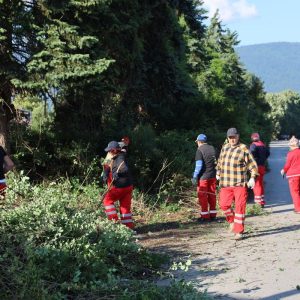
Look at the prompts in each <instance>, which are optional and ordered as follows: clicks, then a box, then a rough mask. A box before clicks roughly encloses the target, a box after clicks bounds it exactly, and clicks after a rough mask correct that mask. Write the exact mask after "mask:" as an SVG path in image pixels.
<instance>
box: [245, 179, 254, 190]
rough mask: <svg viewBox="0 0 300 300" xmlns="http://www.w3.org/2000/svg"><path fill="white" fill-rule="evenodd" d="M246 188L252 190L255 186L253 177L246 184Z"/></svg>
mask: <svg viewBox="0 0 300 300" xmlns="http://www.w3.org/2000/svg"><path fill="white" fill-rule="evenodd" d="M247 186H248V188H250V189H253V188H254V186H255V179H254V178H253V177H251V178H250V179H249V181H248V182H247Z"/></svg>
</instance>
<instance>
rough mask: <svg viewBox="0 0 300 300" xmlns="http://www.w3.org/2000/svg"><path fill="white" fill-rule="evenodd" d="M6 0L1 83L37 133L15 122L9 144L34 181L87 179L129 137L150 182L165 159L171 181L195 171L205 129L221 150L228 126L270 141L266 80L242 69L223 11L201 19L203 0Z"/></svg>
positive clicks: (142, 178) (144, 180)
mask: <svg viewBox="0 0 300 300" xmlns="http://www.w3.org/2000/svg"><path fill="white" fill-rule="evenodd" d="M1 2H2V6H1V11H0V13H1V16H2V19H1V20H2V22H3V26H2V27H3V28H2V30H1V32H0V34H1V37H0V38H1V40H2V41H6V42H7V41H8V40H9V38H10V41H11V43H8V42H7V43H5V44H3V45H4V46H5V47H4V48H3V46H2V48H3V49H2V50H3V51H4V50H5V51H4V52H3V53H2V52H1V53H2V57H0V58H1V59H0V61H1V68H2V70H4V71H3V72H2V73H1V74H2V75H1V76H2V77H3V80H2V82H4V81H5V82H9V88H8V91H10V93H9V95H14V97H15V99H16V100H15V101H14V102H15V103H16V104H18V106H19V107H22V106H23V108H26V107H27V108H28V109H31V110H32V111H33V116H34V120H33V126H32V128H31V129H32V130H25V132H24V130H23V131H22V130H18V131H17V133H15V130H16V129H15V128H14V129H13V132H14V133H13V134H14V136H13V139H12V140H13V149H12V151H13V153H16V155H17V156H16V157H15V158H18V160H17V161H18V162H19V163H20V164H21V165H22V166H23V165H25V166H27V167H26V170H27V171H28V172H29V174H30V176H31V177H33V178H38V177H40V176H46V177H49V176H56V175H59V174H66V173H67V174H68V175H69V176H74V175H76V176H81V178H85V174H83V173H84V170H86V169H87V168H88V166H89V163H90V162H92V161H93V160H94V158H95V157H96V156H99V155H100V156H101V155H103V150H102V149H103V148H104V147H105V145H106V143H107V142H108V141H109V140H113V139H116V140H118V139H120V138H121V136H122V135H124V134H125V135H129V136H130V137H131V139H132V146H131V151H132V152H131V153H132V154H133V155H132V156H131V158H132V160H133V161H132V163H133V165H134V174H135V178H139V180H137V181H136V184H137V186H139V187H141V188H144V187H149V185H152V182H153V180H154V179H155V178H156V176H157V174H158V173H159V171H160V169H161V166H162V165H163V163H164V162H165V161H166V160H167V161H168V162H172V161H173V160H174V158H175V163H172V164H171V165H170V168H168V174H166V175H165V176H164V178H168V177H169V176H172V174H173V173H174V172H180V173H184V174H190V173H191V161H192V157H193V152H194V144H193V140H194V138H195V136H196V135H197V134H198V133H199V132H200V131H203V132H205V133H207V135H208V136H209V140H210V142H212V143H213V144H214V145H216V146H217V147H218V148H219V147H221V145H222V143H223V140H224V133H225V132H226V130H227V129H228V128H229V127H233V126H235V127H238V129H239V130H240V132H241V134H242V140H243V141H245V142H248V141H249V135H250V133H251V132H252V131H260V132H262V133H263V137H264V139H265V140H267V139H268V137H269V135H270V128H269V127H268V126H267V124H268V122H267V120H266V113H267V112H268V111H269V106H268V104H267V103H266V102H265V97H264V96H265V95H264V91H263V86H262V83H261V82H260V81H259V79H258V78H256V77H254V76H252V75H250V74H248V73H247V71H246V70H245V69H244V68H243V67H242V65H241V64H240V61H239V59H238V56H237V55H236V53H235V46H236V45H237V44H238V40H237V34H236V33H232V32H230V31H229V30H227V29H226V28H224V26H223V25H222V24H221V22H220V20H219V18H218V14H216V15H215V16H214V17H213V18H212V19H211V21H210V24H209V25H206V24H205V23H204V21H205V19H207V16H206V11H205V10H204V9H203V6H202V1H200V0H176V1H171V0H170V1H162V0H155V1H146V2H145V1H139V0H135V1H130V3H129V2H128V1H120V0H118V1H117V0H105V1H103V0H101V1H100V0H95V1H89V2H82V1H67V0H66V1H41V0H33V1H21V0H15V1H14V3H11V1H8V0H2V1H1ZM13 5H14V6H13ZM13 7H18V9H17V10H14V9H13ZM4 25H5V26H6V27H5V26H4ZM8 27H9V28H10V29H11V30H10V31H8ZM9 34H10V35H9ZM7 53H10V54H11V55H9V57H8V58H9V60H4V59H2V58H4V56H5V55H7ZM7 61H9V62H10V63H8V62H7ZM6 62H7V63H6ZM12 65H13V67H12ZM1 98H2V99H3V100H4V101H5V102H6V103H7V102H10V101H11V99H12V98H11V96H8V97H6V98H5V97H4V96H1ZM4 98H5V99H4ZM37 101H40V103H41V104H40V105H38V103H37ZM31 103H34V105H32V104H31ZM45 120H46V121H45ZM36 140H38V141H39V142H38V144H36ZM174 143H176V144H174ZM179 152H180V153H181V155H180V158H179V160H180V164H178V153H179ZM45 165H47V168H45ZM32 166H33V167H32ZM178 166H180V168H178ZM173 167H174V168H173ZM160 182H161V180H158V181H157V183H158V184H160ZM154 187H155V186H154Z"/></svg>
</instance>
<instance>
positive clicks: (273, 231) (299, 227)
mask: <svg viewBox="0 0 300 300" xmlns="http://www.w3.org/2000/svg"><path fill="white" fill-rule="evenodd" d="M297 230H300V224H299V225H291V226H285V227H279V228H275V229H272V228H271V229H267V230H260V231H257V232H255V233H251V234H249V236H247V237H245V238H250V237H260V236H266V235H271V234H279V233H283V232H289V231H297Z"/></svg>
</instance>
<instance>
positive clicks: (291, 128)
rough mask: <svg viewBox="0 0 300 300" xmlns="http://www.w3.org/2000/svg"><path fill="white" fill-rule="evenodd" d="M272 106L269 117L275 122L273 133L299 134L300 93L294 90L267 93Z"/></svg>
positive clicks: (276, 135)
mask: <svg viewBox="0 0 300 300" xmlns="http://www.w3.org/2000/svg"><path fill="white" fill-rule="evenodd" d="M266 99H267V102H268V103H269V105H270V107H271V111H270V113H269V119H270V120H271V122H272V124H273V135H274V137H275V138H277V137H280V135H281V136H282V135H287V136H293V135H295V136H298V137H299V131H300V119H299V114H300V95H299V94H298V93H296V92H293V91H283V92H281V93H274V94H273V93H270V94H267V98H266Z"/></svg>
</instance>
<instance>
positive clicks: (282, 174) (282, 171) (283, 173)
mask: <svg viewBox="0 0 300 300" xmlns="http://www.w3.org/2000/svg"><path fill="white" fill-rule="evenodd" d="M280 174H281V176H282V177H284V175H285V172H284V170H283V169H282V170H281V171H280Z"/></svg>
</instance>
